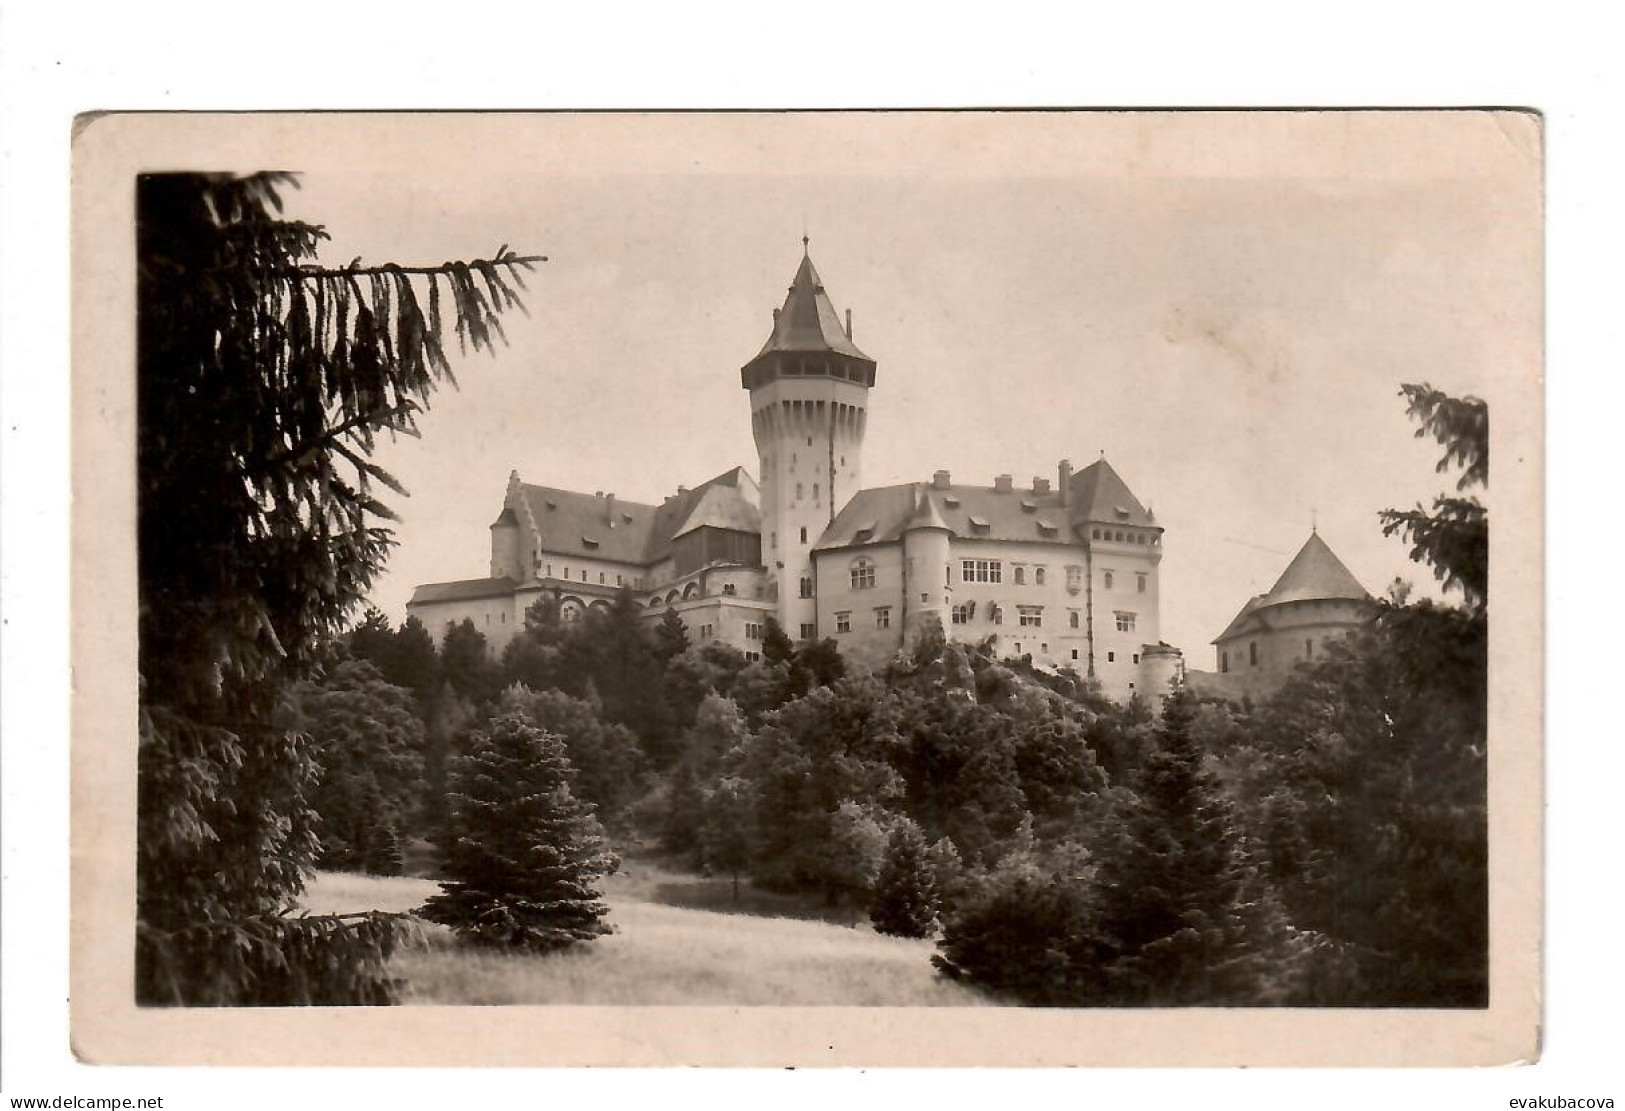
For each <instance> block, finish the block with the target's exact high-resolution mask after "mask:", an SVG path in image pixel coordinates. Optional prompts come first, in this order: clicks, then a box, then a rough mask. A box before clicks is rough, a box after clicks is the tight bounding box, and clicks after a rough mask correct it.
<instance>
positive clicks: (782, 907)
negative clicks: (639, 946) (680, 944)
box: [649, 876, 869, 926]
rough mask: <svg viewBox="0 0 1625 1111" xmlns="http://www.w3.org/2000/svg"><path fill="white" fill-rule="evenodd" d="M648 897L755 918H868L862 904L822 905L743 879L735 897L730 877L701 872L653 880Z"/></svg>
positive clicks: (849, 921) (842, 921) (847, 922)
mask: <svg viewBox="0 0 1625 1111" xmlns="http://www.w3.org/2000/svg"><path fill="white" fill-rule="evenodd" d="M649 901H650V902H654V903H660V904H662V905H664V906H669V907H681V908H683V909H685V910H708V911H711V912H713V913H716V914H743V915H750V916H753V917H757V918H796V919H800V920H802V921H807V922H830V923H833V924H834V925H837V926H856V925H859V924H860V923H863V922H867V921H868V919H869V915H868V914H867V913H866V912H865V911H864V909H863V908H862V907H854V906H848V905H845V904H841V905H837V906H833V907H831V906H825V905H824V904H823V903H822V902H821V901H820V900H819V899H817V898H816V897H808V896H805V895H789V894H782V893H780V892H777V891H763V890H761V889H760V888H756V887H752V886H751V885H750V884H749V883H747V882H746V881H744V880H741V881H740V884H739V898H738V900H737V901H735V899H734V893H733V883H732V881H731V880H728V879H725V878H724V879H718V878H708V877H705V876H694V877H691V878H690V877H685V878H683V879H673V880H667V881H665V882H662V883H657V884H654V885H653V887H652V888H651V889H650V898H649Z"/></svg>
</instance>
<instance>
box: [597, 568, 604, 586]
mask: <svg viewBox="0 0 1625 1111" xmlns="http://www.w3.org/2000/svg"><path fill="white" fill-rule="evenodd" d="M598 585H599V586H603V585H604V573H603V572H602V571H600V572H598Z"/></svg>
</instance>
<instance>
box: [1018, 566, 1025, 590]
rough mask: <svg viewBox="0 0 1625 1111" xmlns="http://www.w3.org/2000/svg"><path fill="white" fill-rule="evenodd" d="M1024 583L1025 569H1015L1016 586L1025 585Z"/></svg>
mask: <svg viewBox="0 0 1625 1111" xmlns="http://www.w3.org/2000/svg"><path fill="white" fill-rule="evenodd" d="M1026 581H1027V569H1026V568H1025V567H1017V568H1016V585H1017V586H1021V585H1023V584H1024V583H1026Z"/></svg>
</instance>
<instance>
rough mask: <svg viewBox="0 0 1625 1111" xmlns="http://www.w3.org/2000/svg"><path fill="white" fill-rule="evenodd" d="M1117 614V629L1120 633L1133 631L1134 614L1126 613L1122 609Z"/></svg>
mask: <svg viewBox="0 0 1625 1111" xmlns="http://www.w3.org/2000/svg"><path fill="white" fill-rule="evenodd" d="M1116 616H1117V631H1118V632H1120V633H1132V632H1133V631H1134V614H1132V613H1125V612H1124V611H1122V610H1118V611H1117V615H1116Z"/></svg>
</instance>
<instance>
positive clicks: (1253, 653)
mask: <svg viewBox="0 0 1625 1111" xmlns="http://www.w3.org/2000/svg"><path fill="white" fill-rule="evenodd" d="M1247 662H1248V663H1249V664H1251V665H1252V666H1253V667H1257V666H1258V641H1256V640H1255V641H1253V642H1252V643H1251V644H1249V645H1247Z"/></svg>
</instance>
